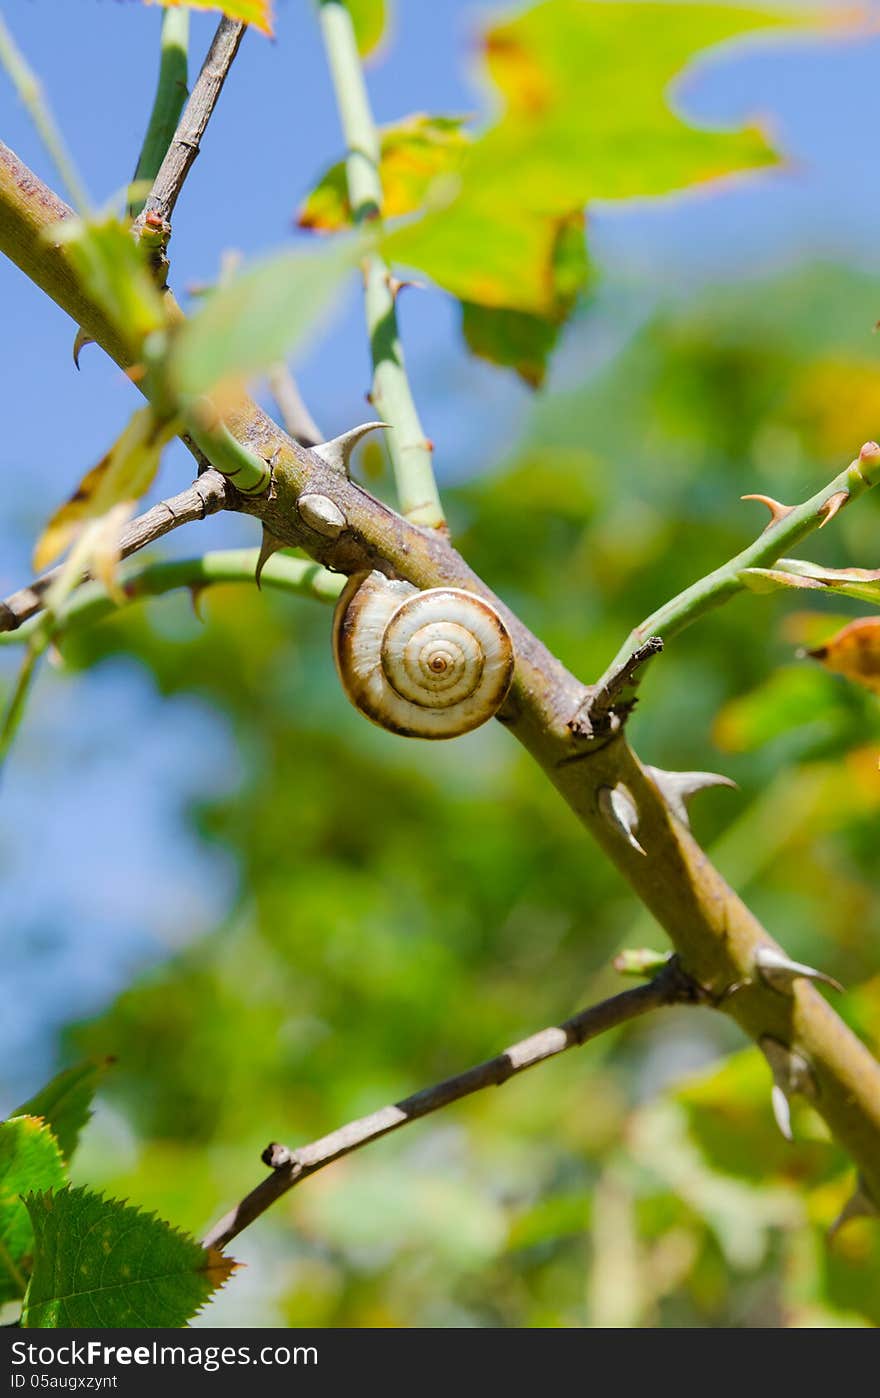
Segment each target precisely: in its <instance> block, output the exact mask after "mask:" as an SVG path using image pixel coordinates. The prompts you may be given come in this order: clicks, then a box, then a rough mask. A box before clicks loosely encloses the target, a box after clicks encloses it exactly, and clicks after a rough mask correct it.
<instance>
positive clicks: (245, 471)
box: [186, 413, 272, 495]
mask: <svg viewBox="0 0 880 1398" xmlns="http://www.w3.org/2000/svg"><path fill="white" fill-rule="evenodd" d="M186 430H187V432H188V433H189V435H190V436H191V437H192V439H193V441H194V442H195V444H196V446H197V447H198V448H199V449H200V451H203V452H204V453H205V456H207V458H208V460H209V461H210V462H211V465H212V466H213V467H215V469H216V470H218V471H219V472H220V473H221V475H224V476H225V477H226V479H227V480H229V481H232V484H233V485H234V486H235V488H236V490H237V491H239V492H240V493H241V494H242V495H265V493H266V491H267V490H268V489H269V485H270V483H271V480H272V472H271V470H270V468H269V466H268V463H267V462H265V461H264V460H263V458H262V457H261V456H257V454H256V453H255V452H252V451H251V450H250V449H249V448H248V447H246V446H245V445H244V443H243V442H239V441H238V440H237V439H236V438H235V437H233V435H232V433H231V432H230V430H229V428H228V427H227V426H226V424H225V422H223V421H222V419H220V418H219V417H218V418H217V420H216V421H215V422H214V423H212V425H211V426H210V427H206V426H205V425H204V423H203V422H200V421H199V420H198V413H191V414H189V415H188V416H187V420H186Z"/></svg>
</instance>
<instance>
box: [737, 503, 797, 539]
mask: <svg viewBox="0 0 880 1398" xmlns="http://www.w3.org/2000/svg"><path fill="white" fill-rule="evenodd" d="M740 499H741V500H760V502H761V504H762V505H766V506H767V509H768V510H769V511H770V514H771V515H772V519H771V520H770V523H769V524H768V525H767V526H766V528H767V529H772V528H773V526H774V524H778V523H779V521H780V520H781V519H785V516H786V515H790V514H791V512H792V510H793V509H794V505H781V504H780V503H779V501H778V500H774V499H773V496H772V495H741V496H740ZM765 532H766V530H765Z"/></svg>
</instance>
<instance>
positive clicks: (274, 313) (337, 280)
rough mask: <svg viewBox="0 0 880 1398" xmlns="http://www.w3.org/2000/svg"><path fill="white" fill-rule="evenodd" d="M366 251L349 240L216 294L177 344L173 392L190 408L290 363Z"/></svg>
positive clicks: (240, 279)
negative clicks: (221, 389) (222, 389)
mask: <svg viewBox="0 0 880 1398" xmlns="http://www.w3.org/2000/svg"><path fill="white" fill-rule="evenodd" d="M361 251H362V245H361V243H360V242H359V241H356V240H354V239H347V240H346V241H345V242H344V243H341V244H339V245H338V246H334V247H328V248H322V249H321V250H320V251H319V252H300V251H296V252H285V253H281V254H280V255H279V256H278V257H273V258H271V259H270V260H268V261H265V262H262V263H259V264H257V265H256V266H254V267H252V268H250V270H249V271H246V272H243V273H242V274H241V275H240V276H237V277H235V278H234V279H233V280H232V281H230V282H228V283H227V284H225V285H224V286H222V287H219V288H218V289H217V290H216V291H214V292H212V293H211V295H210V296H209V297H208V298H207V300H206V302H205V304H204V306H203V307H202V308H201V309H200V310H199V311H197V312H196V314H195V315H194V316H192V317H190V319H189V320H187V321H186V322H185V323H184V324H183V325H181V326H180V329H179V331H178V333H177V335H176V337H175V339H174V342H173V344H172V347H171V351H170V354H169V357H168V362H167V366H166V367H167V375H168V382H169V385H170V387H171V390H172V392H173V393H175V394H176V395H177V396H178V397H179V398H180V399H182V400H184V401H186V400H188V399H192V398H195V397H198V396H199V395H200V394H202V393H207V392H209V391H210V390H212V389H214V388H216V387H217V386H218V385H220V384H223V383H228V382H229V381H238V380H242V379H248V378H252V377H253V376H254V375H256V374H259V373H260V372H262V371H263V370H264V369H267V368H269V367H270V365H272V364H276V363H277V362H278V361H279V360H281V359H283V358H284V357H285V355H286V354H288V353H289V351H290V350H291V349H292V348H293V346H294V345H295V344H297V343H298V342H299V341H300V340H301V339H302V338H303V337H304V336H305V335H306V334H307V333H308V332H309V331H310V330H311V329H312V328H313V327H314V325H315V323H316V322H317V321H318V319H319V317H320V316H321V315H322V313H323V312H324V311H326V310H327V308H328V306H329V304H330V302H331V300H332V298H333V296H334V294H335V293H336V292H337V291H338V290H339V287H340V285H341V283H342V280H343V278H344V276H345V274H346V273H347V272H349V271H350V270H351V268H352V267H353V266H354V264H355V262H356V260H357V257H358V255H359V253H360V252H361Z"/></svg>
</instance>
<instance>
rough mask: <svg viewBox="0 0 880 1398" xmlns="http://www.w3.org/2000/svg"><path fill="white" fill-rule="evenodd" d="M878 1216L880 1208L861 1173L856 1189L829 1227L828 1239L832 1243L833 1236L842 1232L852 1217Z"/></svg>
mask: <svg viewBox="0 0 880 1398" xmlns="http://www.w3.org/2000/svg"><path fill="white" fill-rule="evenodd" d="M878 1217H880V1209H878V1207H877V1205H876V1204H875V1203H874V1200H873V1199H872V1198H871V1196H870V1194H869V1193H868V1186H867V1185H866V1184H865V1181H864V1179H863V1178H862V1176H861V1175H859V1176H858V1178H857V1180H856V1186H855V1189H854V1190H853V1192H852V1194H851V1195H850V1196H849V1198H848V1199H847V1201H846V1203H845V1204H844V1206H843V1208H842V1209H841V1210H840V1213H839V1214H838V1215H837V1218H836V1219H835V1220H834V1222H833V1223H832V1224H831V1225H830V1227H829V1229H828V1233H827V1235H826V1237H827V1241H828V1242H829V1243H830V1242H831V1240H832V1238H834V1237H835V1236H836V1235H837V1234H838V1233H839V1232H840V1230H841V1228H842V1227H843V1225H844V1224H845V1223H849V1222H850V1220H851V1219H854V1218H878Z"/></svg>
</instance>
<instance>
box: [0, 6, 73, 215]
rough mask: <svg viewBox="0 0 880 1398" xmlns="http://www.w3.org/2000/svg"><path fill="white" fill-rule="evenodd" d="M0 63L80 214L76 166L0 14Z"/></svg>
mask: <svg viewBox="0 0 880 1398" xmlns="http://www.w3.org/2000/svg"><path fill="white" fill-rule="evenodd" d="M0 63H2V64H3V67H4V68H5V69H6V71H7V73H8V74H9V77H10V79H11V80H12V84H13V86H14V87H15V90H16V91H17V93H18V95H19V97H20V98H21V101H22V102H23V104H24V106H25V107H26V108H27V110H28V112H29V114H30V118H31V121H32V122H33V123H34V126H35V127H36V128H37V131H38V132H39V134H40V138H41V140H42V142H43V145H44V146H45V147H46V150H47V151H48V152H49V155H50V156H51V157H52V160H53V161H54V163H55V168H56V170H57V171H58V173H59V175H60V176H61V178H62V180H63V182H64V184H65V185H66V186H67V191H68V193H69V195H70V198H71V200H72V202H73V206H74V208H75V209H76V211H77V213H78V214H80V215H81V216H82V217H85V215H86V214H87V213H88V211H89V197H88V195H87V194H86V192H85V189H84V187H83V185H82V182H81V180H80V178H79V175H78V174H77V171H76V166H75V165H74V163H73V160H72V158H71V156H70V153H69V152H68V149H67V146H66V145H65V142H64V137H63V136H62V135H61V132H60V131H59V130H58V127H57V126H56V124H55V118H54V117H53V116H52V113H51V111H50V110H49V106H48V104H47V102H46V100H45V98H44V97H43V90H42V88H41V86H40V81H39V79H38V77H37V75H36V73H34V71H33V69H32V68H31V67H30V65H29V64H28V62H27V60H26V59H25V57H24V54H23V53H21V51H20V49H19V48H18V45H17V44H16V42H15V40H14V39H13V37H12V35H11V34H10V32H9V30H8V29H7V27H6V21H5V20H4V18H3V16H2V15H0Z"/></svg>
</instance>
